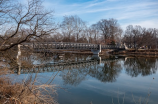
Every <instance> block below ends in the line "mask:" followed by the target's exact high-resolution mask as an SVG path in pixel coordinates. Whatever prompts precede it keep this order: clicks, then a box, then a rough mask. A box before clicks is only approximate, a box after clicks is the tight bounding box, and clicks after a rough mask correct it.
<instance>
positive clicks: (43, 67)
mask: <svg viewBox="0 0 158 104" xmlns="http://www.w3.org/2000/svg"><path fill="white" fill-rule="evenodd" d="M117 60H118V59H102V60H101V57H99V55H92V57H91V59H88V60H78V61H62V62H53V63H46V64H36V65H33V68H22V67H21V63H20V61H18V65H19V69H18V70H17V71H15V73H18V74H26V73H43V72H55V71H62V70H65V69H69V70H71V69H74V68H75V69H81V68H83V69H84V68H87V67H92V66H97V65H98V64H101V63H107V62H113V61H117Z"/></svg>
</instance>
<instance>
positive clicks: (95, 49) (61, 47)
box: [21, 42, 125, 54]
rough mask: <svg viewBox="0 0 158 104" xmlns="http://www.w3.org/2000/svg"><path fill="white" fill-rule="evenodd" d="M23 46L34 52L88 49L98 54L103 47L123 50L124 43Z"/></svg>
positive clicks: (60, 43)
mask: <svg viewBox="0 0 158 104" xmlns="http://www.w3.org/2000/svg"><path fill="white" fill-rule="evenodd" d="M21 46H23V47H31V48H32V49H33V50H34V52H52V51H53V50H90V51H91V52H93V54H99V52H101V50H103V49H113V50H125V46H124V45H101V44H88V43H68V42H34V43H23V44H21Z"/></svg>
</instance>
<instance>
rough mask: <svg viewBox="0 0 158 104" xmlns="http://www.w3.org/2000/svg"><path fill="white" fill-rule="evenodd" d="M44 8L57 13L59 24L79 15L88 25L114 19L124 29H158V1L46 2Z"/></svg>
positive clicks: (65, 0) (52, 0)
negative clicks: (132, 27) (137, 26)
mask: <svg viewBox="0 0 158 104" xmlns="http://www.w3.org/2000/svg"><path fill="white" fill-rule="evenodd" d="M44 6H45V7H46V8H47V9H51V10H54V11H55V12H54V17H55V20H56V21H57V22H61V21H62V19H63V16H69V15H78V16H79V17H80V18H81V19H82V20H84V21H86V22H87V23H88V25H91V24H94V23H96V22H97V21H99V20H100V19H109V18H114V19H117V20H118V23H119V24H120V25H121V27H122V28H123V29H125V28H126V26H128V25H130V24H132V25H141V26H142V27H146V28H158V0H44Z"/></svg>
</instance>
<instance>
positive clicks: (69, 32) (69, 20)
mask: <svg viewBox="0 0 158 104" xmlns="http://www.w3.org/2000/svg"><path fill="white" fill-rule="evenodd" d="M85 27H86V22H84V21H83V20H82V19H81V18H80V17H78V16H76V15H75V16H65V17H64V20H63V22H62V23H61V29H62V32H63V35H65V36H64V37H69V41H71V36H73V35H74V36H75V37H76V42H79V41H78V40H79V38H80V36H81V34H82V32H83V31H84V29H85Z"/></svg>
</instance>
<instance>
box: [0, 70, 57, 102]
mask: <svg viewBox="0 0 158 104" xmlns="http://www.w3.org/2000/svg"><path fill="white" fill-rule="evenodd" d="M0 70H1V71H0V104H57V102H56V101H55V100H54V99H55V98H54V97H52V95H55V94H56V91H55V87H56V86H55V85H46V84H40V85H35V83H36V77H37V76H36V77H35V78H33V77H32V76H30V77H29V78H27V80H24V81H22V82H19V83H13V82H12V79H11V78H10V77H8V75H9V74H8V72H9V71H8V70H7V69H0ZM2 70H3V71H2ZM9 73H10V72H9Z"/></svg>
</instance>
